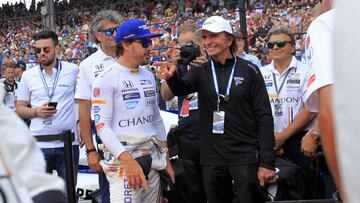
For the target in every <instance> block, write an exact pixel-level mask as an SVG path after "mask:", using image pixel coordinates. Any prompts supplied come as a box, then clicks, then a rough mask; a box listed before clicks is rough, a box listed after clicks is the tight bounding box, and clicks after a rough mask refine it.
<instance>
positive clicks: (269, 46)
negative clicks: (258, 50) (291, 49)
mask: <svg viewBox="0 0 360 203" xmlns="http://www.w3.org/2000/svg"><path fill="white" fill-rule="evenodd" d="M286 43H289V44H291V42H290V41H285V40H278V41H275V42H268V43H267V47H268V48H269V49H272V48H274V46H275V45H276V46H277V47H279V48H281V47H284V46H285V45H286Z"/></svg>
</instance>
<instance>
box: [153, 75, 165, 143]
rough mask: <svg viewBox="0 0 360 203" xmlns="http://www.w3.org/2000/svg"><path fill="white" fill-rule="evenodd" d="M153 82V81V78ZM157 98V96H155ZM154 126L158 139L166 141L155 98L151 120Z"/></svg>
mask: <svg viewBox="0 0 360 203" xmlns="http://www.w3.org/2000/svg"><path fill="white" fill-rule="evenodd" d="M153 84H156V83H155V79H153ZM156 98H158V97H156ZM153 124H154V127H155V129H156V131H157V136H158V138H159V140H161V141H166V140H167V136H166V130H165V125H164V122H163V119H162V117H161V115H160V109H159V106H158V101H157V99H156V102H155V103H154V121H153Z"/></svg>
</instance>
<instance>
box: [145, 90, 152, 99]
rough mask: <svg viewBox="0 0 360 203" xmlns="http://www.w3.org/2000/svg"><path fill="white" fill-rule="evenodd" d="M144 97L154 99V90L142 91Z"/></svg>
mask: <svg viewBox="0 0 360 203" xmlns="http://www.w3.org/2000/svg"><path fill="white" fill-rule="evenodd" d="M144 94H145V97H155V90H146V91H144Z"/></svg>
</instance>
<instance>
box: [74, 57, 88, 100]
mask: <svg viewBox="0 0 360 203" xmlns="http://www.w3.org/2000/svg"><path fill="white" fill-rule="evenodd" d="M89 70H91V67H89V66H87V64H84V63H81V64H80V66H79V72H78V75H77V84H76V91H75V98H76V99H84V100H90V99H91V84H90V82H89V80H90V79H89V74H88V71H89Z"/></svg>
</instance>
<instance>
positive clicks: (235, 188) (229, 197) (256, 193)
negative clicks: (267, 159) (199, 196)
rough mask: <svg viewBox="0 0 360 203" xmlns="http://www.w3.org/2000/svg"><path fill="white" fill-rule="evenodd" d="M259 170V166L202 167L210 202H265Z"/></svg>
mask: <svg viewBox="0 0 360 203" xmlns="http://www.w3.org/2000/svg"><path fill="white" fill-rule="evenodd" d="M258 168H259V165H258V164H252V165H241V166H202V171H203V181H204V186H205V193H206V197H207V199H208V202H209V203H232V202H233V200H236V202H238V203H261V202H265V199H264V197H263V196H262V192H261V188H260V185H259V181H258V176H257V172H258ZM232 181H234V184H233V183H232Z"/></svg>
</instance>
